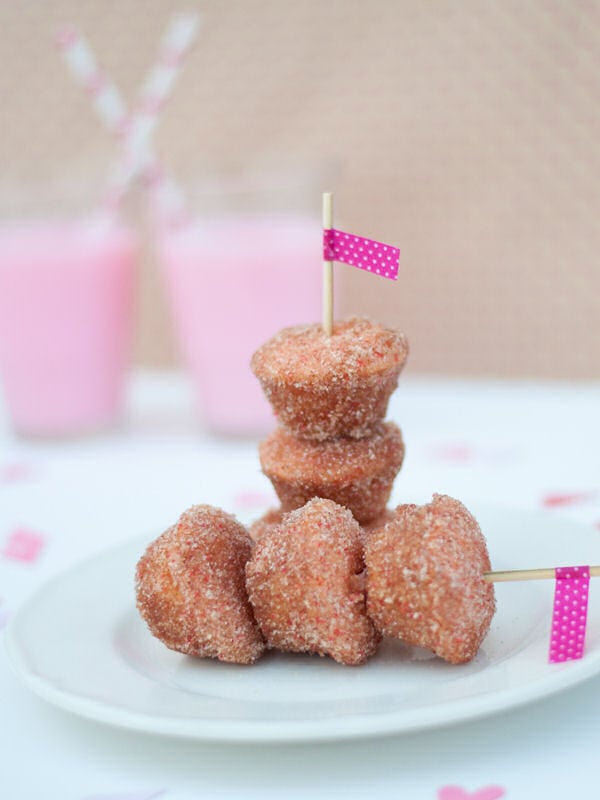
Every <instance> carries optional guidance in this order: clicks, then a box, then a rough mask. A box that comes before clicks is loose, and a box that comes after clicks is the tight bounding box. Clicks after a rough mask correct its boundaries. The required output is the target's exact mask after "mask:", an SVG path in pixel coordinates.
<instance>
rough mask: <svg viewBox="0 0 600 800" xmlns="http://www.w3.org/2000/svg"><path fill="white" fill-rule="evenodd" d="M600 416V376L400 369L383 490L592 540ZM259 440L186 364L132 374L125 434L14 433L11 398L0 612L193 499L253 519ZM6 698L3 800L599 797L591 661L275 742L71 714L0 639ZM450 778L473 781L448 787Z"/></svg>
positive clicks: (1, 690) (258, 505)
mask: <svg viewBox="0 0 600 800" xmlns="http://www.w3.org/2000/svg"><path fill="white" fill-rule="evenodd" d="M599 412H600V385H598V384H595V385H567V384H565V385H562V384H544V385H541V384H522V383H521V384H510V383H493V382H455V381H425V380H415V379H408V378H405V379H403V381H402V382H401V387H400V389H399V390H398V392H397V393H396V395H395V396H394V398H393V399H392V403H391V406H390V414H389V416H390V418H392V419H394V420H395V421H396V422H398V424H399V425H400V426H401V428H402V430H403V433H404V437H405V440H406V446H407V456H406V461H405V464H404V467H403V469H402V472H401V473H400V476H399V477H398V479H397V481H396V485H395V489H394V495H393V498H392V500H393V501H394V502H405V501H407V500H410V501H415V502H425V501H426V500H427V499H428V498H429V497H430V496H431V494H432V492H433V491H436V492H444V493H448V494H451V495H453V496H455V497H458V498H460V499H461V500H462V501H463V502H465V503H466V505H467V506H468V505H469V504H470V503H473V504H475V503H482V502H486V503H494V504H503V505H509V506H516V507H519V508H523V509H541V508H545V509H547V510H548V509H549V510H551V511H552V513H554V514H557V515H565V516H566V517H569V518H571V519H574V520H577V521H579V522H581V523H582V524H585V525H588V526H592V527H595V528H597V529H598V536H600V421H599V416H600V415H599ZM256 444H257V442H256V441H244V442H240V441H234V440H227V441H225V440H218V439H215V438H211V437H210V436H208V435H206V434H205V433H204V432H203V431H202V428H201V425H200V424H199V423H198V422H196V421H195V419H194V414H193V411H192V407H191V402H190V398H189V395H188V390H187V386H186V384H185V381H184V380H183V379H182V378H180V377H178V376H177V375H150V374H143V375H138V376H136V377H135V380H133V381H132V388H131V399H130V408H129V415H128V420H127V423H126V424H125V425H124V426H123V428H122V430H120V431H117V432H114V433H111V434H109V435H105V436H98V437H96V438H92V439H87V440H80V441H72V442H37V443H32V442H22V441H18V440H17V439H15V438H14V437H12V436H11V434H10V432H9V426H8V424H7V422H6V419H5V416H3V415H2V412H1V410H0V628H2V629H5V628H6V625H7V623H8V621H9V620H10V618H11V616H12V615H13V614H14V613H15V611H16V610H17V609H18V608H19V606H20V604H21V603H22V602H23V601H24V600H25V599H26V598H27V597H29V596H30V595H31V594H32V593H33V592H34V591H35V590H36V588H37V587H38V586H40V585H41V584H42V583H43V582H44V581H45V580H46V579H47V578H48V577H50V576H52V575H55V574H57V573H59V572H60V571H62V570H63V569H65V568H66V567H67V566H69V565H71V564H73V563H75V562H76V561H77V560H79V559H81V558H83V557H85V556H88V555H90V554H92V553H96V552H100V551H101V550H103V549H105V548H107V547H110V546H112V545H115V544H118V543H120V542H124V541H126V540H128V539H131V538H133V537H136V536H142V535H144V534H148V533H149V532H156V533H158V532H160V531H161V530H163V529H164V528H166V527H167V526H168V525H170V524H171V523H172V522H173V521H174V520H175V519H176V518H177V516H178V515H179V513H180V512H181V511H182V510H184V509H185V508H186V507H188V506H189V505H192V504H193V503H197V502H209V503H212V504H214V505H220V506H223V507H224V508H226V509H227V510H229V511H231V512H233V513H238V514H240V515H242V516H244V517H246V518H248V517H249V516H252V515H255V516H258V514H259V513H261V512H262V510H263V509H264V508H265V507H266V506H268V505H270V504H274V496H273V493H272V490H271V488H270V485H269V483H268V481H267V480H266V478H264V476H262V474H261V472H260V467H259V463H258V456H257V452H256ZM540 562H543V554H540ZM540 565H543V566H546V565H545V564H543V563H541V564H540ZM516 566H519V564H518V554H516V555H515V567H516ZM0 698H1V701H0V712H1V713H0V765H1V768H0V797H1V798H2V800H4V798H6V800H9V799H10V800H30V799H31V800H34V798H35V800H55V798H56V800H84V799H86V800H92V798H93V799H94V800H100V799H101V798H102V800H109V799H110V800H117V799H118V800H150V798H154V797H164V798H165V800H184V799H186V800H187V798H190V800H191V798H194V799H198V800H200V798H202V799H206V800H209V799H211V798H221V797H235V798H243V799H244V800H246V799H251V798H258V797H261V798H273V799H274V798H278V800H279V799H280V798H284V797H285V798H288V797H289V798H308V797H310V798H321V797H323V798H326V797H331V796H342V795H343V796H351V797H359V796H360V797H368V798H386V799H387V798H400V797H407V798H411V800H421V799H422V800H438V798H443V800H467V799H468V798H471V800H493V798H494V797H500V796H506V797H509V798H515V800H516V799H517V798H523V799H525V798H527V799H528V800H529V798H563V797H565V796H568V795H570V796H572V797H573V798H575V797H582V798H583V797H586V798H587V797H594V796H596V795H597V793H598V789H597V785H598V781H597V774H598V769H597V766H598V752H599V751H600V677H598V678H593V679H591V680H589V681H588V682H586V683H584V684H582V685H580V686H578V687H576V688H574V689H571V690H569V691H566V692H563V693H561V694H559V695H556V696H553V697H550V698H548V699H545V700H543V701H539V702H536V703H533V704H531V705H529V706H526V707H523V708H519V709H517V710H512V711H508V712H505V713H503V714H500V715H495V716H492V717H489V718H487V719H483V720H479V721H476V722H469V723H463V724H460V725H454V726H450V727H447V728H443V729H436V730H433V731H428V732H423V733H419V734H409V735H408V734H407V735H401V736H392V737H388V738H380V739H378V738H375V739H370V740H365V741H354V742H345V743H331V744H320V745H317V744H312V745H311V744H309V745H306V744H304V745H279V746H275V747H274V746H270V745H269V746H267V745H260V746H259V745H252V746H247V745H246V746H242V745H229V744H202V743H198V742H190V741H186V740H171V739H168V738H162V737H158V736H151V735H141V734H135V733H130V732H127V731H122V730H118V729H115V728H111V727H109V726H105V725H102V724H99V723H94V722H90V721H86V720H84V719H80V718H78V717H76V716H74V715H71V714H69V713H66V712H63V711H61V710H59V709H56V708H54V707H52V706H51V705H49V704H47V703H45V702H44V701H42V700H40V699H38V698H37V697H36V696H34V695H33V694H32V693H30V692H29V691H28V690H27V689H26V688H24V687H23V686H22V685H21V683H20V682H19V680H18V679H17V678H16V677H15V676H14V675H13V674H12V671H11V670H10V669H9V666H8V664H7V660H6V657H5V654H4V648H1V649H0ZM447 786H455V787H461V789H462V791H461V790H460V789H459V788H456V789H455V791H454V793H453V794H452V793H450V794H447V796H446V797H444V793H443V792H441V790H442V788H443V787H447ZM492 787H497V788H496V789H493V788H492Z"/></svg>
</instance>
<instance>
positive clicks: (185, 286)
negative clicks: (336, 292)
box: [158, 194, 321, 436]
mask: <svg viewBox="0 0 600 800" xmlns="http://www.w3.org/2000/svg"><path fill="white" fill-rule="evenodd" d="M315 197H317V195H316V194H315ZM318 214H319V210H318V208H317V203H316V201H315V215H314V216H313V215H308V214H306V213H300V212H292V211H289V212H286V211H284V210H269V209H265V210H261V209H260V208H250V209H247V210H245V211H244V210H235V211H223V212H222V213H220V214H214V213H212V214H208V215H207V216H205V217H202V218H200V219H199V220H197V221H193V222H188V223H186V224H183V225H181V226H179V227H178V228H175V229H173V230H171V231H168V230H167V231H163V232H162V234H161V235H160V237H159V242H158V247H159V254H160V258H161V262H162V268H163V272H164V277H165V282H166V287H167V292H168V295H169V301H170V307H171V313H172V319H173V325H174V328H175V333H176V337H177V340H178V344H179V348H180V351H181V354H182V357H183V360H184V362H185V364H186V366H187V368H188V370H189V374H190V376H191V380H192V383H193V387H194V390H195V396H196V399H197V405H198V408H199V412H200V417H201V419H202V421H203V423H204V425H205V426H206V428H208V429H209V430H211V431H212V432H214V433H218V434H224V435H232V436H256V435H262V434H264V433H265V432H267V431H268V430H271V429H272V428H273V427H274V426H275V419H274V416H273V413H272V411H271V408H270V406H269V404H268V402H267V400H266V399H265V397H264V396H263V394H262V391H261V389H260V385H259V383H258V380H257V379H256V378H255V377H254V375H253V374H252V372H251V370H250V359H251V357H252V354H253V352H254V351H255V350H256V349H257V348H258V347H259V346H260V345H261V344H262V343H263V342H265V341H266V340H267V339H269V338H270V337H271V336H273V335H274V334H275V333H276V332H277V331H278V330H279V329H280V328H283V327H286V326H289V325H297V324H306V323H308V322H314V321H316V320H318V319H319V314H320V302H321V301H320V291H321V230H320V224H319V216H318Z"/></svg>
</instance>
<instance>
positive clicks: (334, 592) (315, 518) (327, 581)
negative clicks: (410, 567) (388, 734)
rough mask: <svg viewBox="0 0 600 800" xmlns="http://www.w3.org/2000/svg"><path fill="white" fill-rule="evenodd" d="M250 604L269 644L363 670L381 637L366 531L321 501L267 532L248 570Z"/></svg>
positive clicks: (347, 513)
mask: <svg viewBox="0 0 600 800" xmlns="http://www.w3.org/2000/svg"><path fill="white" fill-rule="evenodd" d="M246 585H247V588H248V595H249V597H250V602H251V603H252V607H253V608H254V613H255V616H256V619H257V621H258V624H259V625H260V628H261V631H262V632H263V635H264V636H265V638H266V640H267V646H268V647H271V648H276V649H278V650H285V651H291V652H308V653H318V654H319V655H322V656H324V655H329V656H331V657H332V658H334V659H335V660H336V661H339V662H340V663H342V664H362V663H363V662H364V661H366V660H367V658H369V656H371V655H373V653H374V652H375V650H376V647H377V643H378V639H379V636H378V633H377V631H376V630H375V627H374V626H373V623H372V622H371V620H369V618H368V617H367V615H366V609H365V594H364V562H363V551H362V545H361V539H360V528H359V525H358V523H357V522H356V520H355V519H354V517H353V516H352V514H351V513H350V511H348V510H347V509H346V508H342V507H341V506H339V505H337V504H336V503H334V502H332V501H331V500H322V499H319V498H315V499H314V500H311V501H309V502H308V503H307V504H306V505H305V506H304V507H303V508H300V509H297V510H295V511H291V512H289V513H288V514H284V516H283V519H282V521H281V523H279V524H275V525H272V526H270V527H269V528H267V530H265V531H264V533H263V534H262V535H261V536H260V538H259V539H258V541H257V542H256V544H255V546H254V551H253V554H252V558H251V559H250V560H249V561H248V563H247V564H246Z"/></svg>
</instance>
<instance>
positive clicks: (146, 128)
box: [57, 14, 198, 224]
mask: <svg viewBox="0 0 600 800" xmlns="http://www.w3.org/2000/svg"><path fill="white" fill-rule="evenodd" d="M197 28H198V15H197V14H180V15H177V16H175V17H174V18H173V19H172V20H171V22H170V24H169V26H168V28H167V31H166V33H165V35H164V36H163V38H162V41H161V46H160V48H159V54H158V58H157V60H156V62H155V64H154V65H153V66H152V69H151V70H150V73H149V75H148V77H147V79H146V80H145V82H144V84H143V86H142V89H141V92H140V99H139V102H138V104H137V107H136V110H135V111H134V112H133V113H129V112H128V111H127V107H126V105H125V102H124V101H123V98H122V96H121V93H120V92H119V90H118V88H117V86H116V84H115V83H114V81H112V80H111V79H110V78H109V76H108V75H106V74H105V73H104V72H102V70H101V69H100V67H99V65H98V63H97V61H96V58H95V56H94V53H93V51H92V48H91V47H90V45H89V44H88V42H87V41H86V40H85V39H84V37H83V36H82V35H81V34H79V33H78V32H77V31H76V30H75V29H74V28H72V27H69V28H66V29H64V30H63V31H61V33H60V34H59V36H58V38H57V43H58V46H59V48H60V50H61V52H62V54H63V56H64V58H65V61H66V62H67V65H68V67H69V69H70V71H71V74H72V75H73V76H74V77H75V79H76V80H77V82H78V83H79V84H80V85H81V86H82V87H83V88H84V89H85V90H86V91H87V93H88V94H89V95H90V97H91V98H92V103H93V107H94V109H95V111H96V114H97V116H98V117H99V118H100V120H101V121H102V123H103V124H104V126H105V127H106V128H107V129H108V130H109V131H110V132H111V133H112V134H113V135H114V136H116V137H117V138H119V139H120V141H121V142H122V145H123V152H122V155H121V157H120V159H119V160H118V162H117V164H116V166H115V167H114V168H113V170H112V171H111V176H110V180H109V188H108V191H107V193H106V197H105V207H106V209H107V210H108V211H109V212H110V213H111V214H114V213H116V212H117V211H118V208H119V206H120V205H121V203H122V201H123V198H124V196H125V194H126V192H127V190H128V189H129V187H130V186H131V184H132V183H133V181H134V180H135V179H137V178H141V179H143V180H144V181H145V182H146V184H147V185H148V186H149V188H150V189H151V191H152V193H153V195H154V197H155V199H156V206H157V212H158V213H159V214H160V215H161V216H162V217H163V218H164V220H165V221H166V222H168V223H171V224H172V223H175V222H177V221H179V220H181V219H182V218H184V217H185V202H184V198H183V192H182V191H181V189H180V187H179V186H178V185H177V183H176V182H175V180H174V179H173V178H172V177H171V176H170V175H169V174H168V173H167V172H166V171H165V170H164V169H163V168H162V166H161V164H160V162H159V161H158V159H157V158H156V155H155V154H154V151H153V148H152V135H153V133H154V130H155V128H156V126H157V123H158V118H159V116H160V113H161V111H162V109H163V108H164V105H165V102H166V100H167V98H168V96H169V95H170V93H171V92H172V90H173V87H174V84H175V82H176V80H177V78H178V76H179V74H180V73H181V68H182V65H183V61H184V59H185V56H186V55H187V53H188V52H189V50H190V48H191V45H192V43H193V41H194V38H195V35H196V31H197Z"/></svg>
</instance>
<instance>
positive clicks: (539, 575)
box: [483, 566, 600, 583]
mask: <svg viewBox="0 0 600 800" xmlns="http://www.w3.org/2000/svg"><path fill="white" fill-rule="evenodd" d="M590 576H591V577H599V576H600V566H595V567H590ZM483 577H484V578H485V580H486V581H488V583H501V582H504V581H535V580H543V579H548V578H554V577H556V571H555V569H554V567H548V568H542V569H508V570H498V571H497V572H484V573H483Z"/></svg>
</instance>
